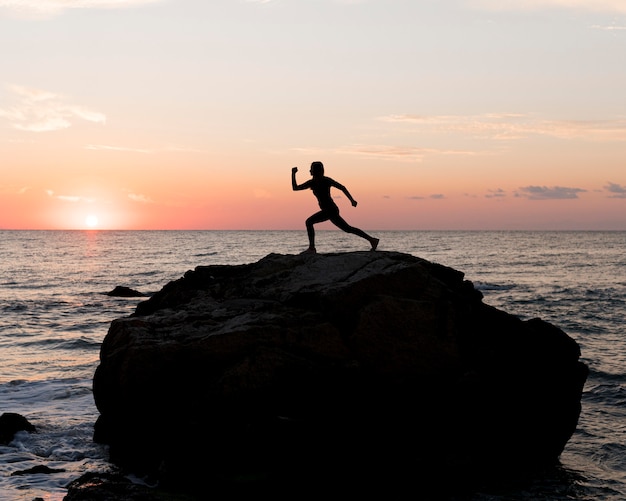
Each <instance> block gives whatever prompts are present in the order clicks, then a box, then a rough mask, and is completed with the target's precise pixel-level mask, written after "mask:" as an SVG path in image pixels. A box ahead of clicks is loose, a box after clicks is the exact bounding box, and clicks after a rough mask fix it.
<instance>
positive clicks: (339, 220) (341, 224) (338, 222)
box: [330, 214, 380, 250]
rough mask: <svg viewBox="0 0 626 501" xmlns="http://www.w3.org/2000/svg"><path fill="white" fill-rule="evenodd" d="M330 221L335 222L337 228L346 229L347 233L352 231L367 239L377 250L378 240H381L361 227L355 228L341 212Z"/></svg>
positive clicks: (373, 248)
mask: <svg viewBox="0 0 626 501" xmlns="http://www.w3.org/2000/svg"><path fill="white" fill-rule="evenodd" d="M330 222H331V223H333V224H334V225H335V226H336V227H337V228H339V229H341V230H343V231H345V232H346V233H352V234H353V235H357V236H359V237H361V238H364V239H365V240H367V241H368V242H369V243H370V245H371V246H372V250H376V247H378V242H379V241H380V240H379V239H378V238H375V237H372V236H370V235H368V234H367V233H365V232H364V231H363V230H361V229H359V228H355V227H354V226H350V225H349V224H348V223H347V222H346V220H345V219H344V218H342V217H341V216H340V215H339V214H337V215H336V216H334V217H331V218H330Z"/></svg>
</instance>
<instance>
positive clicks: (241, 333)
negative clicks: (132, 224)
mask: <svg viewBox="0 0 626 501" xmlns="http://www.w3.org/2000/svg"><path fill="white" fill-rule="evenodd" d="M579 356H580V350H579V347H578V345H577V343H576V342H575V341H574V340H572V339H571V338H570V337H568V336H567V335H566V334H565V333H564V332H563V331H561V330H560V329H559V328H557V327H555V326H553V325H550V324H548V323H546V322H544V321H542V320H539V319H533V320H528V321H522V320H520V319H519V318H517V317H515V316H513V315H510V314H508V313H505V312H502V311H499V310H497V309H495V308H493V307H490V306H488V305H486V304H485V303H483V301H482V295H481V293H480V292H478V291H477V290H475V289H474V287H473V285H472V284H471V283H470V282H468V281H465V280H464V278H463V274H462V273H461V272H459V271H456V270H453V269H451V268H447V267H444V266H441V265H438V264H434V263H430V262H428V261H425V260H423V259H420V258H417V257H414V256H410V255H406V254H401V253H394V252H354V253H344V254H327V255H320V254H317V255H295V256H294V255H276V254H270V255H268V256H267V257H265V258H264V259H262V260H260V261H259V262H257V263H252V264H247V265H237V266H206V267H198V268H196V269H195V270H194V271H189V272H187V273H186V274H185V276H184V277H183V278H181V279H180V280H177V281H174V282H171V283H169V284H167V285H166V286H165V287H164V288H163V289H162V290H161V291H160V292H159V293H157V294H155V295H154V296H152V297H151V298H150V299H149V300H147V301H144V302H142V303H140V304H139V305H138V307H137V309H136V312H135V313H134V314H133V315H131V316H130V317H127V318H122V319H118V320H115V321H113V322H112V324H111V327H110V329H109V332H108V334H107V336H106V338H105V340H104V342H103V345H102V349H101V356H100V358H101V362H100V365H99V367H98V369H97V371H96V374H95V376H94V397H95V401H96V405H97V407H98V409H99V411H100V418H99V419H98V422H97V424H96V428H95V435H94V438H95V440H97V441H99V442H103V443H107V444H109V445H110V454H111V460H112V461H113V462H114V463H116V464H117V465H119V466H121V467H122V468H125V469H127V470H129V471H133V472H135V473H137V474H139V475H150V476H152V477H153V478H158V479H159V480H160V481H161V485H165V486H175V487H177V488H180V487H181V486H182V487H184V488H185V489H187V490H189V491H190V492H193V491H194V490H196V491H202V492H203V493H207V492H211V491H212V490H213V491H215V492H216V491H217V490H218V489H220V488H227V489H230V490H231V492H235V491H236V490H237V489H239V490H240V491H245V490H246V489H252V490H253V492H256V493H258V492H261V491H262V489H266V490H267V491H268V492H271V493H272V494H274V495H276V496H279V495H280V494H281V489H282V493H283V494H285V496H286V497H287V496H288V495H289V494H288V493H291V494H293V490H292V489H293V488H294V486H297V489H299V490H300V491H302V490H303V489H304V490H305V491H307V492H309V493H311V492H312V490H316V489H317V490H319V492H326V489H328V488H330V486H332V488H333V489H334V490H335V492H336V491H337V490H338V489H341V488H344V489H345V490H346V492H349V493H350V494H352V495H355V494H357V493H359V492H360V493H370V494H371V493H372V492H373V489H379V490H381V491H383V492H385V493H387V492H388V491H389V489H390V488H391V486H393V488H395V489H399V490H401V492H405V490H406V489H407V488H413V489H417V490H419V491H424V490H427V489H432V490H441V489H442V488H443V485H444V484H445V485H446V486H450V485H454V484H457V485H465V484H466V483H467V482H468V481H469V480H472V479H473V480H476V479H483V478H487V477H490V476H491V475H494V476H497V475H501V474H503V473H515V472H518V471H521V470H523V471H526V470H529V469H532V468H534V467H538V466H544V465H551V464H554V463H555V462H556V461H557V460H558V457H559V455H560V453H561V452H562V450H563V448H564V446H565V445H566V442H567V441H568V440H569V438H570V436H571V434H572V433H573V432H574V430H575V428H576V425H577V421H578V416H579V413H580V397H581V393H582V388H583V384H584V382H585V380H586V376H587V368H586V366H585V365H584V364H582V363H581V362H580V361H579ZM450 479H453V480H452V481H451V480H450ZM207 499H208V497H207Z"/></svg>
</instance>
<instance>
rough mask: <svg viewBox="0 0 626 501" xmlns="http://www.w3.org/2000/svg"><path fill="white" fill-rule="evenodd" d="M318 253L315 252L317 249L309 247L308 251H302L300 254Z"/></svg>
mask: <svg viewBox="0 0 626 501" xmlns="http://www.w3.org/2000/svg"><path fill="white" fill-rule="evenodd" d="M316 253H317V251H316V250H315V247H309V248H308V249H307V250H305V251H302V252H301V253H300V254H316Z"/></svg>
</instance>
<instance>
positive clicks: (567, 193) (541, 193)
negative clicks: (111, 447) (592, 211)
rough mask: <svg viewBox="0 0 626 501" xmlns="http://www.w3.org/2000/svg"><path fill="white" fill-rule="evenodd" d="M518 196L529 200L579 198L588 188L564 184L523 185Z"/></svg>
mask: <svg viewBox="0 0 626 501" xmlns="http://www.w3.org/2000/svg"><path fill="white" fill-rule="evenodd" d="M519 190H520V193H518V194H517V196H522V197H526V198H528V199H529V200H566V199H573V198H578V194H579V193H585V192H586V191H587V190H583V189H582V188H566V187H563V186H553V187H552V188H548V187H546V186H524V187H521V188H520V189H519Z"/></svg>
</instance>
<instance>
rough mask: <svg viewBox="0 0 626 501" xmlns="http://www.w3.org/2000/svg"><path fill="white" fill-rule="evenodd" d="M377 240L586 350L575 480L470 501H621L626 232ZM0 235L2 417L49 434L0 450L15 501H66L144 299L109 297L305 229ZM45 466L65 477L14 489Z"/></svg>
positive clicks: (440, 234) (88, 464)
mask: <svg viewBox="0 0 626 501" xmlns="http://www.w3.org/2000/svg"><path fill="white" fill-rule="evenodd" d="M372 233H373V234H374V233H375V232H372ZM381 233H382V234H383V238H381V246H380V250H396V251H400V252H406V253H409V254H414V255H417V256H419V257H422V258H425V259H428V260H430V261H434V262H438V263H440V264H443V265H446V266H450V267H452V268H455V269H457V270H459V271H462V272H464V273H465V275H466V278H467V279H469V280H472V281H473V282H474V284H475V286H476V287H477V288H478V289H479V290H481V291H482V292H483V294H484V295H485V302H487V303H488V304H492V305H494V306H496V307H498V308H501V309H504V310H505V311H507V312H509V313H513V314H515V315H518V316H521V317H522V318H530V317H533V316H539V317H542V318H544V319H545V320H547V321H549V322H551V323H554V324H555V325H557V326H559V327H561V328H562V329H563V330H565V332H567V333H568V334H569V335H570V336H572V337H574V339H576V340H577V341H578V342H579V344H580V345H581V349H582V353H583V360H584V361H585V362H586V363H587V364H588V365H589V367H590V369H591V374H590V379H589V382H588V384H587V386H586V389H585V395H584V399H583V414H582V415H581V420H580V423H579V429H578V431H577V432H576V434H575V436H574V437H573V438H572V440H571V441H570V443H569V444H568V447H566V450H565V452H564V453H563V455H562V461H561V463H562V469H561V470H560V474H559V475H560V476H563V477H566V479H565V480H564V479H562V478H561V479H559V478H554V476H548V477H547V478H546V479H543V480H540V479H538V480H537V481H536V483H535V484H534V486H531V487H526V488H524V489H518V490H517V491H514V492H508V493H507V494H506V496H505V497H500V498H498V497H493V496H494V494H493V493H490V494H489V495H487V494H484V495H483V497H482V498H481V497H480V494H477V496H478V497H476V498H475V499H476V500H477V501H485V500H487V499H489V500H492V499H502V500H504V499H506V500H509V499H520V500H521V499H525V500H527V499H537V498H538V497H540V496H544V498H546V496H547V495H549V494H550V495H552V496H553V497H550V498H549V499H581V500H582V499H604V500H606V501H617V500H621V499H624V498H625V497H626V464H625V463H624V461H623V460H622V459H621V458H622V457H624V455H623V452H626V440H625V433H624V432H625V429H624V426H623V425H621V422H623V417H624V416H623V414H624V412H623V411H622V407H623V406H622V403H623V392H624V383H625V382H626V376H625V375H624V367H625V365H624V362H625V361H626V341H625V340H624V339H623V335H622V327H621V325H622V321H623V318H624V313H626V271H625V270H626V258H625V257H624V253H623V249H624V248H626V246H625V244H626V232H620V231H593V230H590V231H585V232H576V231H558V232H551V231H540V232H532V231H508V230H507V231H491V232H483V231H477V230H470V231H460V232H459V231H452V230H442V231H436V230H432V231H425V232H402V231H399V230H397V231H388V232H381ZM0 236H1V237H2V239H1V240H0V252H2V255H3V256H4V258H3V260H2V262H1V263H0V313H1V318H0V358H1V359H2V362H3V369H2V370H1V371H0V411H2V412H19V413H21V414H23V415H24V416H26V417H27V418H28V419H29V420H30V421H31V422H33V424H35V425H36V426H37V427H38V428H39V429H40V430H41V433H39V434H36V435H33V436H30V435H27V434H20V435H19V437H18V438H17V440H16V441H14V442H13V443H12V444H11V445H10V446H6V447H4V446H2V447H0V490H1V492H3V493H7V494H6V496H9V497H7V498H6V499H7V501H13V500H27V501H32V499H33V498H34V497H37V496H40V497H42V498H43V499H45V500H46V501H57V500H60V499H62V498H63V495H64V493H65V488H64V486H65V485H66V484H67V481H69V480H72V479H74V478H76V477H78V476H80V473H82V472H84V471H94V470H98V469H101V468H106V467H107V466H108V463H107V461H106V450H104V449H102V448H99V447H98V446H97V445H96V444H93V442H92V441H91V434H92V427H93V423H94V421H95V418H96V417H97V412H96V411H95V406H94V405H93V399H92V396H91V377H92V376H93V370H94V369H95V366H96V365H97V360H98V350H99V345H100V343H101V341H102V339H103V337H104V335H105V334H106V330H107V329H108V325H109V324H110V322H111V321H112V320H113V319H115V318H118V317H121V316H126V315H128V314H130V313H131V312H132V311H133V309H134V306H135V305H136V304H137V303H138V302H139V301H140V300H141V299H135V298H133V299H128V298H111V297H107V296H105V295H104V293H106V292H107V291H109V290H112V289H113V288H114V287H115V286H117V285H123V286H129V287H131V288H133V289H137V290H140V291H141V292H145V293H151V292H156V291H157V290H160V289H161V288H162V287H163V286H164V285H165V284H166V283H167V282H168V281H170V280H175V279H177V278H179V277H180V276H182V274H184V272H185V271H187V270H188V269H193V268H195V267H196V266H198V265H205V264H239V263H244V262H252V261H256V260H258V259H260V258H262V257H264V256H265V255H267V254H269V253H271V252H277V253H291V254H293V253H297V252H299V251H301V250H304V248H305V247H306V234H305V232H304V231H300V230H277V231H270V232H268V231H262V230H251V231H238V230H223V231H201V230H197V231H185V230H180V231H179V230H156V231H155V230H145V231H141V232H134V231H127V230H122V231H108V230H107V231H103V230H96V231H94V230H87V231H82V230H73V231H64V230H50V231H40V230H36V231H28V230H8V231H2V230H0ZM377 236H378V235H377ZM318 240H319V242H318V251H319V252H348V251H352V250H366V249H365V247H366V243H365V244H364V243H363V242H362V241H360V239H358V238H355V237H354V236H350V235H345V234H342V233H341V232H336V231H320V232H319V235H318ZM42 463H43V464H46V465H48V466H50V467H51V468H52V467H55V468H63V469H66V472H65V473H64V474H59V475H49V476H45V475H34V476H33V475H31V476H27V477H11V476H10V474H11V473H12V472H14V471H17V470H22V469H26V468H28V467H31V466H34V465H36V464H42ZM559 475H556V477H559ZM544 484H545V485H544ZM529 489H530V490H529ZM532 489H535V490H534V491H533V490H532ZM559 492H560V494H559ZM565 492H567V494H566V495H567V496H569V497H566V495H565ZM488 496H490V497H488ZM533 496H535V497H534V498H533ZM555 496H556V497H555ZM558 496H561V497H560V498H559V497H558ZM3 499H4V498H3Z"/></svg>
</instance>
